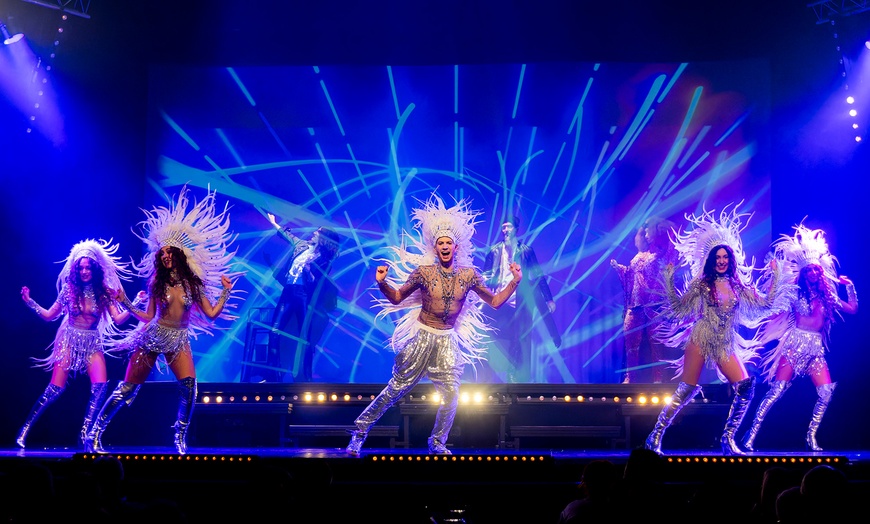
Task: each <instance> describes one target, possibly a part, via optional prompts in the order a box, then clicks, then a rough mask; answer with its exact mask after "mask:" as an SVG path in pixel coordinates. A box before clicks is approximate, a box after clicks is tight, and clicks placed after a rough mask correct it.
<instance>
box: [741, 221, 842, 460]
mask: <svg viewBox="0 0 870 524" xmlns="http://www.w3.org/2000/svg"><path fill="white" fill-rule="evenodd" d="M794 229H795V233H794V236H789V235H783V236H782V237H780V239H779V240H777V241H776V242H774V253H775V257H776V258H777V259H778V260H781V261H782V265H783V271H782V277H781V278H782V280H783V282H786V283H796V284H797V288H796V289H795V291H796V292H795V293H792V294H790V295H789V300H790V307H789V310H788V311H786V312H784V313H782V314H780V315H779V316H778V317H777V318H775V319H773V321H771V322H770V323H768V324H766V325H765V326H764V327H763V328H762V335H761V336H760V337H759V343H760V344H761V345H764V344H766V343H768V342H772V341H774V340H777V341H778V343H777V344H776V346H774V347H773V349H772V350H771V351H770V352H769V353H768V354H767V355H766V356H765V358H764V359H763V360H762V363H761V368H762V375H764V376H765V382H768V383H769V384H770V389H768V390H767V393H766V394H765V395H764V398H763V399H761V403H759V405H758V408H757V410H756V412H755V418H754V419H753V421H752V426H751V427H750V428H749V430H748V431H747V432H746V435H744V437H743V446H744V447H745V448H746V449H747V450H749V451H754V450H755V438H756V437H757V436H758V431H759V430H760V429H761V423H762V422H764V417H766V416H767V413H768V412H769V411H770V408H772V407H773V405H774V404H775V403H776V401H777V400H779V399H780V398H782V396H783V395H784V394H785V392H786V390H787V389H788V388H789V386H791V382H792V380H793V379H794V377H795V376H798V377H801V376H804V375H807V376H809V377H810V380H812V382H813V385H814V386H815V387H816V393H817V394H818V396H819V398H818V399H817V400H816V404H815V406H814V407H813V416H812V418H811V419H810V426H809V429H808V430H807V437H806V443H807V448H809V449H810V450H812V451H822V448H821V447H820V446H819V444H818V442H817V441H816V432H817V431H818V430H819V425H820V424H821V423H822V417H824V416H825V411H826V410H827V409H828V404H829V403H830V402H831V396H832V395H833V394H834V389H835V388H836V387H837V383H836V382H831V373H830V371H828V363H827V361H825V350H826V349H827V348H828V338H829V335H830V332H831V325H832V324H833V323H834V315H835V313H837V314H840V313H841V312H846V313H851V314H854V313H857V312H858V294H857V293H856V292H855V284H853V283H852V281H851V280H849V279H848V278H846V276H845V275H840V276H837V269H836V258H835V257H834V256H833V255H831V252H830V251H829V250H828V243H827V241H826V240H825V232H824V231H822V230H821V229H816V230H811V229H809V228H807V227H805V226H804V225H803V224H800V225H797V226H794ZM838 284H842V285H844V286H846V296H847V297H848V300H847V301H846V302H844V301H842V300H840V297H839V296H838V294H837V285H838Z"/></svg>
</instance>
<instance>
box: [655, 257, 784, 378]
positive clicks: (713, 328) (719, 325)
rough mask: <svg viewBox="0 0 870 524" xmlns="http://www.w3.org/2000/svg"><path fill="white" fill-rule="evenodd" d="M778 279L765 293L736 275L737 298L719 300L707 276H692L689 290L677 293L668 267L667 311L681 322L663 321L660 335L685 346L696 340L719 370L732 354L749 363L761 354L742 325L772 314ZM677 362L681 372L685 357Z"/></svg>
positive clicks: (709, 362)
mask: <svg viewBox="0 0 870 524" xmlns="http://www.w3.org/2000/svg"><path fill="white" fill-rule="evenodd" d="M777 275H778V273H777ZM777 280H778V278H774V279H773V280H772V281H771V287H770V290H769V292H768V293H767V295H764V296H762V295H760V294H759V293H758V292H757V291H756V290H755V288H754V287H748V286H745V285H743V284H741V283H740V282H739V281H738V280H737V279H732V280H731V282H730V284H731V289H732V290H733V292H734V295H735V298H734V299H732V300H729V301H727V302H724V303H719V301H718V299H717V300H715V301H714V300H712V299H711V297H710V287H709V285H708V284H707V282H706V281H705V280H704V279H703V278H696V279H694V280H692V281H691V282H690V283H689V285H688V286H687V288H686V290H685V292H683V294H682V295H677V292H676V289H675V287H674V273H673V272H672V271H665V283H666V286H665V288H666V290H667V298H668V300H667V303H666V305H665V312H666V313H665V314H666V316H667V317H668V318H672V319H676V320H678V322H674V323H667V322H666V323H663V324H661V325H660V326H659V330H658V332H657V336H658V337H660V339H661V340H662V341H663V342H664V343H665V344H666V345H668V346H670V347H682V348H683V349H685V348H686V346H688V345H689V344H690V343H693V342H694V343H695V344H697V345H698V348H699V349H700V352H701V355H702V356H703V357H704V360H705V362H706V363H707V366H708V368H711V369H714V368H715V369H716V371H717V373H719V374H721V371H719V369H718V366H717V365H718V364H719V363H722V362H724V361H725V360H726V359H727V358H728V357H729V356H731V355H734V356H735V357H736V358H737V359H738V360H740V361H741V362H743V363H746V362H748V361H749V360H751V359H753V358H755V357H757V353H756V349H755V348H756V344H755V343H754V342H753V341H750V340H747V339H745V338H743V336H741V335H740V330H739V328H740V326H741V325H747V324H752V323H753V322H758V321H759V320H760V319H763V318H764V317H765V316H766V315H769V314H770V311H771V307H773V305H774V303H775V297H777V287H778V285H777ZM673 364H674V366H675V367H676V368H677V372H676V373H675V376H680V375H681V374H682V372H683V357H680V358H679V359H677V360H675V361H673ZM722 378H724V377H721V376H720V379H722ZM725 381H726V380H723V382H725Z"/></svg>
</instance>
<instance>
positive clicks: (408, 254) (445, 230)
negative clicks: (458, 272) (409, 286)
mask: <svg viewBox="0 0 870 524" xmlns="http://www.w3.org/2000/svg"><path fill="white" fill-rule="evenodd" d="M478 216H480V212H479V211H473V210H471V209H470V202H468V201H467V200H465V199H463V200H460V201H458V202H456V204H455V205H454V206H452V207H450V208H448V207H446V206H445V205H444V201H443V200H441V198H439V197H438V196H437V195H435V194H433V195H432V196H431V197H430V198H429V200H427V201H425V202H420V207H418V208H415V209H414V210H413V211H412V212H411V218H412V222H413V226H414V231H415V232H416V235H412V234H409V233H407V232H405V231H403V232H402V245H401V246H389V247H388V249H389V250H391V251H392V252H393V253H394V254H395V258H394V259H379V260H380V261H382V262H384V263H386V264H387V265H388V266H389V267H390V268H391V269H392V270H393V273H394V274H395V277H387V280H388V281H389V283H390V285H392V286H393V287H399V286H401V285H402V284H403V283H404V282H405V281H406V280H407V279H408V277H409V276H410V275H411V273H412V272H413V271H414V269H416V268H417V267H420V266H426V265H432V264H435V263H436V260H437V259H436V249H435V242H436V241H437V240H438V239H439V238H441V237H445V236H446V237H449V238H451V239H452V240H453V244H454V248H455V249H454V255H453V256H454V260H453V265H454V267H455V268H456V269H459V268H463V267H472V266H473V259H474V242H473V241H472V238H473V237H474V232H475V226H476V224H477V217H478ZM405 239H410V242H411V246H408V245H407V244H406V243H405ZM409 247H410V248H412V249H413V250H414V251H416V252H412V251H409ZM478 302H480V297H478V296H477V294H475V293H470V294H469V295H468V297H467V298H466V300H465V304H464V305H463V307H462V311H460V313H459V315H458V316H457V319H456V324H455V325H454V332H455V333H456V335H457V338H458V342H459V345H460V346H461V348H462V351H463V354H464V355H465V356H466V357H468V360H467V362H470V363H473V362H474V361H475V360H479V359H482V358H483V357H482V355H483V354H484V353H485V347H483V346H482V340H483V337H484V334H485V332H486V329H487V324H486V322H485V320H484V317H483V315H482V314H481V313H480V310H479V308H478V307H477V303H478ZM375 304H376V305H377V306H380V308H381V310H380V311H379V312H378V314H377V315H376V317H377V318H380V317H384V316H387V315H389V314H390V313H394V312H403V315H402V317H401V318H400V319H399V320H398V321H397V322H396V329H395V331H394V332H393V336H392V338H391V340H390V344H389V345H390V348H391V349H392V350H393V351H398V350H400V349H401V348H402V347H404V345H405V344H406V343H407V342H408V341H409V340H410V339H411V338H413V336H414V335H415V334H416V332H417V330H416V323H417V317H418V316H419V310H420V308H421V307H422V305H423V301H422V297H421V295H420V292H419V291H415V292H414V293H413V294H412V295H411V296H409V297H408V298H407V299H405V300H404V301H403V302H402V303H401V304H398V305H394V304H392V303H390V302H389V301H388V300H386V299H383V298H376V299H375Z"/></svg>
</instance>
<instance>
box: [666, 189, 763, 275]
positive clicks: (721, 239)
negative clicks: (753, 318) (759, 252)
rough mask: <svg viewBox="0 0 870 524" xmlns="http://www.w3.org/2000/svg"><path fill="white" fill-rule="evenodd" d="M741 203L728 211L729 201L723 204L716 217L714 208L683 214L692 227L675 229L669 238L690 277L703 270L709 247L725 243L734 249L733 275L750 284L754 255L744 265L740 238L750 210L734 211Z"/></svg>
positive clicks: (749, 215)
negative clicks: (697, 213) (696, 213)
mask: <svg viewBox="0 0 870 524" xmlns="http://www.w3.org/2000/svg"><path fill="white" fill-rule="evenodd" d="M742 203H743V202H742V201H741V202H738V203H737V204H735V205H734V207H733V208H731V210H730V211H729V210H728V208H729V207H730V204H729V205H727V206H725V207H724V208H723V209H722V212H721V213H719V217H718V219H717V217H716V215H715V211H707V210H706V209H704V211H703V212H702V213H701V214H700V215H690V214H686V215H685V217H686V220H688V221H689V222H690V223H691V225H692V229H691V230H689V231H685V232H680V231H675V232H674V235H673V239H672V240H673V243H674V248H676V250H677V252H678V253H679V255H680V261H681V263H682V265H685V266H689V269H690V270H691V273H692V277H693V278H697V277H698V276H700V275H701V273H702V272H703V271H704V263H705V262H706V260H707V255H708V254H709V253H710V250H711V249H713V247H714V246H717V245H720V244H725V245H727V246H728V247H730V248H731V250H732V251H733V252H734V260H733V263H734V274H735V276H736V277H737V278H739V279H740V282H741V283H742V284H744V285H746V286H749V285H751V284H752V269H753V266H754V265H755V259H753V260H752V263H751V264H750V265H748V266H747V265H746V255H745V253H744V252H743V240H742V239H741V238H740V233H741V232H742V231H743V230H744V229H746V225H747V224H748V223H749V218H751V217H752V214H751V213H739V212H738V211H737V208H738V207H740V204H742ZM744 218H745V222H744V221H743V219H744Z"/></svg>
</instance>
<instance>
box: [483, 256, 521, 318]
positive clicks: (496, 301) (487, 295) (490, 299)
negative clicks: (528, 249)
mask: <svg viewBox="0 0 870 524" xmlns="http://www.w3.org/2000/svg"><path fill="white" fill-rule="evenodd" d="M510 270H511V275H513V280H511V281H510V282H508V285H507V286H506V287H505V288H504V289H502V290H501V291H499V292H498V293H496V294H493V293H492V291H490V290H489V288H488V287H487V286H486V285H485V284H484V281H483V277H480V278H477V279H475V282H474V283H473V284H472V286H471V289H473V290H474V292H475V293H477V295H478V296H479V297H480V298H481V299H482V300H483V301H484V302H486V303H487V304H489V305H490V306H492V307H493V308H495V309H498V308H500V307H501V306H502V305H503V304H504V303H505V302H507V301H508V299H509V298H510V297H511V295H512V294H513V293H514V291H516V290H517V286H519V285H520V282H521V281H522V280H523V272H522V268H520V265H519V264H517V263H516V262H514V263H512V264H511V265H510Z"/></svg>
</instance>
